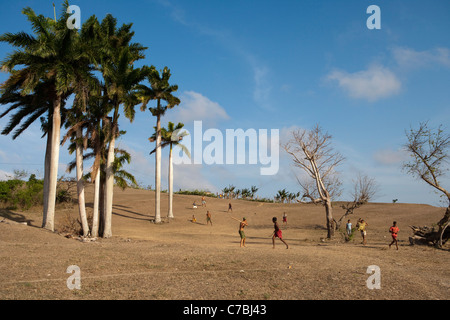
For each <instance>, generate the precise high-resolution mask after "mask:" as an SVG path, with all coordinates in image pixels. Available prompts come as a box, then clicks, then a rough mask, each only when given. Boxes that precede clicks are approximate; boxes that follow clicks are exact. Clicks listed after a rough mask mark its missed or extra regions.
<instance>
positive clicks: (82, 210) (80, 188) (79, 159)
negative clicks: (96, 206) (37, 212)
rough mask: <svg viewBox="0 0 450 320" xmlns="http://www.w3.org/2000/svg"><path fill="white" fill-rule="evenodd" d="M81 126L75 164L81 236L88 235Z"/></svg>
mask: <svg viewBox="0 0 450 320" xmlns="http://www.w3.org/2000/svg"><path fill="white" fill-rule="evenodd" d="M82 134H83V133H82V129H81V127H80V128H78V129H77V132H76V138H77V141H76V146H77V149H76V164H77V194H78V212H79V214H80V220H81V226H82V228H83V237H87V236H88V235H89V224H88V221H87V216H86V204H85V198H84V181H83V144H82V143H81V141H80V140H81V139H82Z"/></svg>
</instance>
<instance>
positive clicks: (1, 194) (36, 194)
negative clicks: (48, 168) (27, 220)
mask: <svg viewBox="0 0 450 320" xmlns="http://www.w3.org/2000/svg"><path fill="white" fill-rule="evenodd" d="M43 190H44V181H43V180H38V179H36V175H34V174H32V175H30V177H29V179H28V181H26V182H25V181H23V180H20V179H11V180H7V181H0V202H1V203H2V204H3V205H5V206H6V207H8V208H11V209H17V208H19V209H29V208H31V207H32V206H34V205H42V203H43V200H42V199H43Z"/></svg>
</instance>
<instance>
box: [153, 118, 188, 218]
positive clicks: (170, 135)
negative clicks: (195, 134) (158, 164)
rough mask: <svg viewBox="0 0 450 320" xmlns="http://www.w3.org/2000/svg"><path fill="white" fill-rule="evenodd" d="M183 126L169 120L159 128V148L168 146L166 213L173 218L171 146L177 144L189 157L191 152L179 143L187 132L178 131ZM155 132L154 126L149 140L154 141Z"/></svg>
mask: <svg viewBox="0 0 450 320" xmlns="http://www.w3.org/2000/svg"><path fill="white" fill-rule="evenodd" d="M183 127H184V124H183V123H181V122H179V123H178V124H177V125H176V126H175V125H174V124H173V122H169V124H168V125H167V129H166V128H161V140H162V142H161V148H164V147H166V146H169V147H170V150H169V211H168V213H167V217H168V218H173V217H174V216H173V158H172V148H173V146H177V147H179V148H181V150H183V152H184V153H185V154H186V155H187V156H188V157H189V158H190V157H191V154H190V152H189V150H188V148H187V147H186V146H185V145H183V144H181V140H183V138H184V137H185V136H187V135H188V134H189V133H187V132H186V131H183V132H180V131H181V129H182V128H183ZM156 133H157V129H156V128H155V133H154V134H153V135H152V136H151V137H150V138H149V140H150V142H155V141H156ZM155 151H156V148H155V149H153V150H152V152H150V154H152V153H154V152H155Z"/></svg>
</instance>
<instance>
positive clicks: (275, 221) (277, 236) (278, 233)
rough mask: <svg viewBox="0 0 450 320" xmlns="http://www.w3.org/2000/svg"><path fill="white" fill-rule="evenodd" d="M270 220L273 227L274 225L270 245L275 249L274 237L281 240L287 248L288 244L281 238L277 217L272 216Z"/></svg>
mask: <svg viewBox="0 0 450 320" xmlns="http://www.w3.org/2000/svg"><path fill="white" fill-rule="evenodd" d="M272 222H273V227H274V229H275V230H274V231H273V235H272V245H273V249H275V238H278V239H280V240H281V242H283V243H284V244H285V245H286V249H289V246H288V244H287V243H286V242H285V241H284V240H283V235H282V233H281V230H280V227H279V226H278V223H277V218H276V217H273V218H272Z"/></svg>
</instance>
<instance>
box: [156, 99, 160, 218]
mask: <svg viewBox="0 0 450 320" xmlns="http://www.w3.org/2000/svg"><path fill="white" fill-rule="evenodd" d="M158 104H159V100H158ZM156 119H157V120H156V152H155V162H156V163H155V223H160V222H161V116H160V115H158V116H157V118H156Z"/></svg>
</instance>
